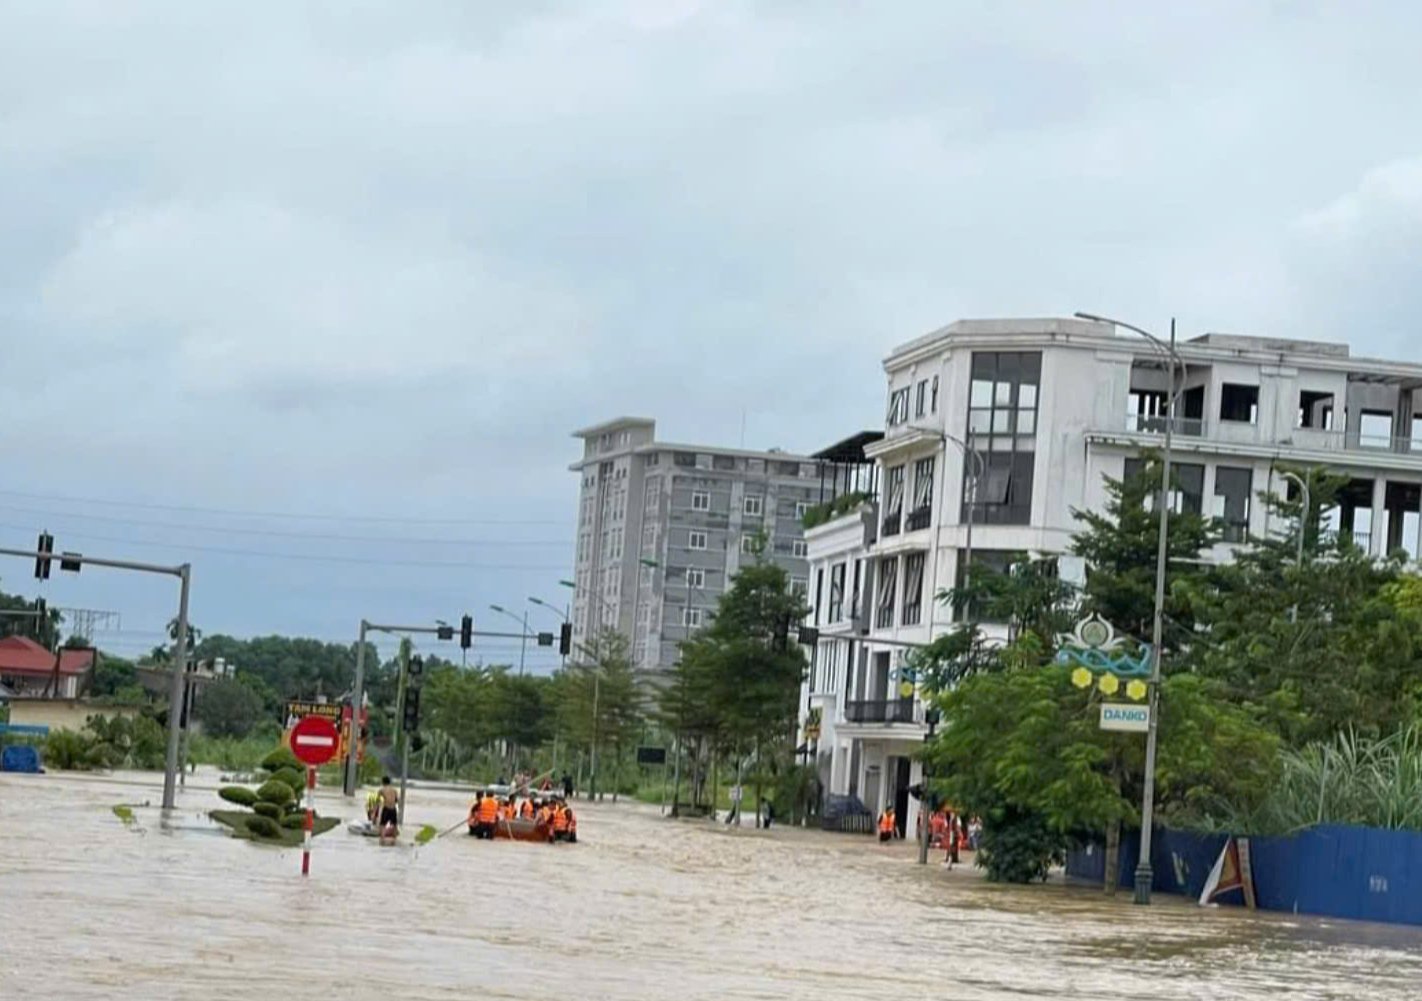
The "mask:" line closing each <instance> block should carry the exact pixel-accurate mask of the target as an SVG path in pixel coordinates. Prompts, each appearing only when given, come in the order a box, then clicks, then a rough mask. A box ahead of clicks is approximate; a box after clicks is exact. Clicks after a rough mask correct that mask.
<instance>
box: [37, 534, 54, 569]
mask: <svg viewBox="0 0 1422 1001" xmlns="http://www.w3.org/2000/svg"><path fill="white" fill-rule="evenodd" d="M35 552H37V553H44V554H46V555H43V556H36V557H35V580H49V563H50V560H49V556H48V554H49V553H52V552H54V536H52V535H50V534H49V533H48V532H41V533H40V534H39V541H38V542H36V543H35Z"/></svg>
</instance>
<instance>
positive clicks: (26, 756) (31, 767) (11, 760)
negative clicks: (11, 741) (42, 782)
mask: <svg viewBox="0 0 1422 1001" xmlns="http://www.w3.org/2000/svg"><path fill="white" fill-rule="evenodd" d="M39 770H40V756H39V751H36V750H35V749H34V748H33V747H7V748H5V749H4V750H3V751H0V772H37V771H39Z"/></svg>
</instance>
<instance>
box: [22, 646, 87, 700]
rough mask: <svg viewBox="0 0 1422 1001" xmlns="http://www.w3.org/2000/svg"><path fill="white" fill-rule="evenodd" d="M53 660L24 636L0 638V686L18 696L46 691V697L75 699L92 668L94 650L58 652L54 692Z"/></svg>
mask: <svg viewBox="0 0 1422 1001" xmlns="http://www.w3.org/2000/svg"><path fill="white" fill-rule="evenodd" d="M54 659H55V658H54V654H52V653H50V652H49V651H48V650H46V649H45V648H44V647H42V646H40V645H39V644H38V643H36V642H35V641H34V640H32V639H29V638H28V637H25V636H7V637H5V638H4V639H0V685H4V686H5V687H6V688H8V689H9V690H10V691H11V692H13V693H14V694H15V695H17V696H20V697H24V696H30V697H34V696H36V695H43V694H46V690H48V695H49V697H50V698H56V699H73V698H77V697H78V695H79V689H80V687H81V683H82V681H83V679H84V678H85V676H87V675H88V673H89V672H90V671H91V670H93V668H94V651H93V650H61V651H60V653H59V686H58V691H56V690H55V687H54V679H55V663H54Z"/></svg>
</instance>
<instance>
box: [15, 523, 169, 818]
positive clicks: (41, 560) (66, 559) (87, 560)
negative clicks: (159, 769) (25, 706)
mask: <svg viewBox="0 0 1422 1001" xmlns="http://www.w3.org/2000/svg"><path fill="white" fill-rule="evenodd" d="M46 539H48V545H44V544H41V545H39V546H37V547H36V548H35V549H34V550H28V549H4V548H0V556H19V557H22V558H24V559H31V560H34V561H35V571H36V575H37V576H40V579H42V580H43V579H48V577H49V564H50V562H51V561H52V560H55V559H57V560H59V561H60V564H59V568H60V569H61V570H69V571H71V572H73V573H78V572H79V570H80V568H81V567H83V566H84V565H85V564H88V565H90V566H96V567H109V568H110V569H113V570H136V571H138V572H140V573H156V574H163V575H165V576H168V577H177V578H178V582H179V591H178V629H177V635H176V636H175V637H174V657H173V668H172V670H173V682H172V684H171V685H170V686H169V689H168V750H167V754H166V756H165V759H164V768H163V809H165V810H171V809H173V807H174V806H175V805H176V804H177V794H178V781H177V780H178V744H179V741H180V739H181V730H180V724H181V717H182V712H183V692H184V687H185V685H186V682H187V676H186V675H187V672H186V671H185V670H184V664H185V663H186V654H187V646H188V594H189V592H190V590H191V588H192V565H191V564H188V563H182V564H179V565H178V566H162V565H160V564H156V563H135V562H132V561H130V560H108V559H100V558H99V557H96V556H83V555H81V554H79V553H61V554H59V555H58V556H56V555H55V554H54V548H53V546H54V539H53V538H52V537H50V536H49V535H48V533H41V542H42V543H43V542H44V541H45V540H46ZM41 570H42V571H43V573H42V575H41V573H40V572H41Z"/></svg>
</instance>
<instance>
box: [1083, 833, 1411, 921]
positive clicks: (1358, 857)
mask: <svg viewBox="0 0 1422 1001" xmlns="http://www.w3.org/2000/svg"><path fill="white" fill-rule="evenodd" d="M1224 843H1225V835H1222V834H1190V833H1186V832H1181V831H1168V830H1157V831H1156V834H1155V839H1154V843H1153V844H1152V846H1151V864H1152V867H1153V868H1154V872H1155V879H1154V882H1153V885H1154V888H1155V889H1156V891H1158V892H1161V893H1183V894H1186V895H1187V896H1191V897H1196V898H1198V897H1199V895H1200V891H1201V890H1202V889H1204V885H1205V880H1206V879H1207V878H1208V877H1209V874H1210V869H1211V867H1212V866H1213V865H1214V863H1215V859H1216V858H1218V857H1219V853H1220V850H1221V849H1222V848H1223V847H1224ZM1249 846H1250V853H1249V854H1250V859H1251V862H1252V867H1253V870H1254V891H1255V898H1256V900H1257V902H1258V905H1259V907H1260V908H1261V909H1263V910H1270V911H1287V912H1290V913H1295V914H1317V915H1323V916H1326V917H1335V918H1351V919H1354V920H1360V921H1386V922H1391V923H1394V924H1413V925H1422V833H1419V832H1416V831H1387V830H1379V829H1376V828H1370V827H1349V826H1345V825H1341V824H1327V825H1323V826H1320V827H1314V828H1310V829H1309V830H1307V831H1303V832H1301V833H1299V834H1296V835H1293V836H1291V837H1285V838H1253V837H1252V838H1250V839H1249ZM1139 853H1140V840H1139V837H1138V836H1137V835H1130V836H1128V837H1123V838H1122V839H1121V866H1120V873H1119V876H1120V882H1121V885H1122V886H1126V887H1128V886H1130V885H1131V883H1132V882H1133V878H1132V877H1133V873H1134V872H1135V868H1136V859H1137V857H1138V856H1139ZM1067 873H1068V874H1069V875H1071V876H1075V877H1079V878H1082V879H1093V880H1097V881H1099V880H1101V879H1102V878H1103V876H1104V873H1105V858H1104V852H1103V851H1102V848H1101V846H1100V845H1093V846H1090V847H1089V848H1086V849H1081V850H1078V851H1074V852H1072V853H1071V854H1070V856H1069V857H1068V859H1067ZM1232 896H1233V897H1234V898H1236V899H1237V898H1238V896H1239V895H1238V894H1234V895H1232ZM1224 902H1226V903H1228V902H1230V898H1229V897H1226V898H1225V900H1224Z"/></svg>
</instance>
